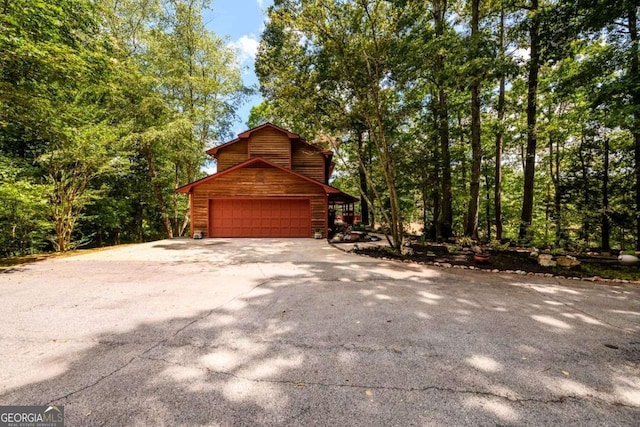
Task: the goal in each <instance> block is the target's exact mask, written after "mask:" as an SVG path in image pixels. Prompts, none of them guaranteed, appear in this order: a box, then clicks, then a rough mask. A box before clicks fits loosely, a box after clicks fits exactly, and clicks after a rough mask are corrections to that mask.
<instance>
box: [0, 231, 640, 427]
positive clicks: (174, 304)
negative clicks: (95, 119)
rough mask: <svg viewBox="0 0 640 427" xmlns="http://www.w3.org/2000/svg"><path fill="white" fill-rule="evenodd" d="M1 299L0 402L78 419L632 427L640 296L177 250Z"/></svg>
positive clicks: (105, 259) (36, 271)
mask: <svg viewBox="0 0 640 427" xmlns="http://www.w3.org/2000/svg"><path fill="white" fill-rule="evenodd" d="M0 302H1V304H2V309H1V310H0V367H1V368H2V369H0V404H1V405H7V404H19V405H28V404H43V405H44V404H49V403H55V404H59V405H65V414H66V421H67V425H69V426H78V425H92V426H93V425H113V426H125V425H126V426H128V425H134V426H135V425H139V426H148V425H157V426H162V425H170V426H175V425H275V424H278V425H280V424H286V425H305V426H308V425H332V426H333V425H362V426H372V425H402V426H405V425H463V424H466V425H496V424H500V425H524V424H528V425H532V424H535V425H560V424H561V425H577V424H580V425H638V422H639V420H640V287H638V286H634V285H615V286H614V285H611V284H597V283H590V282H576V281H568V280H567V281H564V280H563V281H559V280H557V279H553V278H540V277H530V276H516V275H506V274H505V275H497V274H491V273H485V272H475V271H466V270H465V271H462V270H447V269H437V268H427V267H422V266H418V265H414V264H402V263H397V262H384V261H380V260H376V259H370V258H363V257H359V256H357V255H352V254H345V253H343V252H340V251H338V250H337V249H335V248H333V247H331V246H329V245H328V244H327V243H326V242H323V241H316V240H311V239H291V240H287V239H279V240H277V239H236V240H231V239H205V240H201V241H194V240H165V241H159V242H152V243H146V244H142V245H130V246H124V247H120V248H115V249H110V250H105V251H100V252H94V253H90V254H86V255H81V256H75V257H69V258H61V259H56V260H50V261H44V262H40V263H36V264H32V265H26V266H21V267H16V268H13V269H10V270H5V272H4V273H1V274H0Z"/></svg>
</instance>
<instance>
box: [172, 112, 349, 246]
mask: <svg viewBox="0 0 640 427" xmlns="http://www.w3.org/2000/svg"><path fill="white" fill-rule="evenodd" d="M207 154H209V155H211V156H213V157H214V158H215V159H216V161H217V165H218V170H217V172H216V173H215V174H213V175H210V176H207V177H205V178H202V179H200V180H198V181H195V182H192V183H190V184H187V185H185V186H183V187H180V188H178V189H177V190H176V191H177V192H180V193H186V194H188V195H189V204H190V211H191V233H192V236H193V235H194V234H196V233H203V234H204V235H205V236H208V237H312V236H313V235H314V233H316V232H320V233H321V234H322V235H323V236H324V237H326V236H327V232H328V231H327V228H328V209H329V205H330V204H331V205H332V206H335V205H340V204H353V203H355V202H356V201H357V199H356V198H355V197H353V196H350V195H348V194H346V193H343V192H342V191H340V190H338V189H337V188H334V187H332V186H330V185H329V184H328V183H329V178H330V175H331V173H332V171H333V166H334V164H333V163H332V161H331V159H332V157H333V152H332V151H330V150H325V149H322V148H320V147H318V146H316V145H313V144H310V143H308V142H306V141H305V140H304V139H303V138H301V137H300V136H299V135H296V134H294V133H291V132H289V131H287V130H285V129H282V128H280V127H278V126H275V125H272V124H271V123H266V124H264V125H262V126H258V127H256V128H253V129H250V130H248V131H245V132H243V133H241V134H239V135H238V137H237V138H236V139H234V140H232V141H229V142H227V143H224V144H222V145H218V146H216V147H214V148H212V149H210V150H208V151H207Z"/></svg>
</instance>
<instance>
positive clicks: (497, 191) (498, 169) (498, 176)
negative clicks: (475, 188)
mask: <svg viewBox="0 0 640 427" xmlns="http://www.w3.org/2000/svg"><path fill="white" fill-rule="evenodd" d="M504 49H505V48H504V5H502V4H501V6H500V53H501V55H504ZM505 80H506V78H505V75H504V73H503V72H500V89H499V93H498V132H497V133H496V166H495V183H494V185H495V187H494V192H493V203H494V210H495V216H496V218H495V220H496V240H498V241H500V240H502V140H503V137H504V126H503V123H502V121H503V120H504V109H505V108H504V106H505V105H504V104H505V89H506V88H505V86H506V81H505Z"/></svg>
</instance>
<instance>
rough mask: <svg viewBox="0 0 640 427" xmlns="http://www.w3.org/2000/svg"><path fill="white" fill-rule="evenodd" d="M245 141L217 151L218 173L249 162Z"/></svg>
mask: <svg viewBox="0 0 640 427" xmlns="http://www.w3.org/2000/svg"><path fill="white" fill-rule="evenodd" d="M247 150H248V144H247V141H239V142H236V143H235V144H231V145H229V146H228V147H224V148H222V149H220V150H219V151H218V172H222V171H223V170H226V169H229V168H230V167H233V166H235V165H239V164H240V163H242V162H245V161H247V160H249V154H248V152H247Z"/></svg>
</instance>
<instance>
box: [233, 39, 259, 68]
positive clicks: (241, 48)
mask: <svg viewBox="0 0 640 427" xmlns="http://www.w3.org/2000/svg"><path fill="white" fill-rule="evenodd" d="M229 47H230V48H232V49H235V50H236V51H237V52H238V59H239V60H240V62H241V63H243V62H247V61H253V60H254V59H255V58H256V54H257V53H258V39H257V38H256V36H254V35H253V34H249V35H247V34H245V35H244V36H242V37H240V38H239V39H238V40H236V41H233V42H231V43H229Z"/></svg>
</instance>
